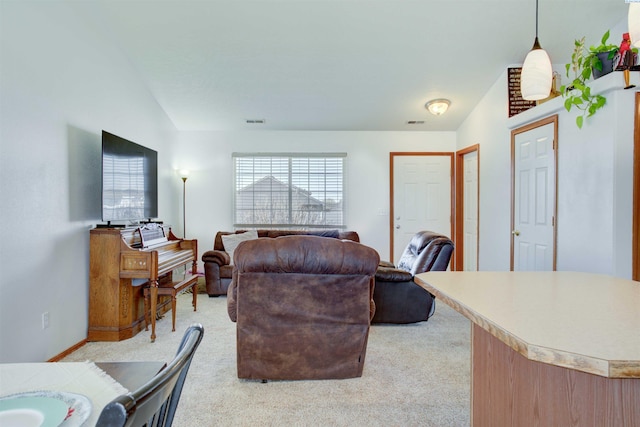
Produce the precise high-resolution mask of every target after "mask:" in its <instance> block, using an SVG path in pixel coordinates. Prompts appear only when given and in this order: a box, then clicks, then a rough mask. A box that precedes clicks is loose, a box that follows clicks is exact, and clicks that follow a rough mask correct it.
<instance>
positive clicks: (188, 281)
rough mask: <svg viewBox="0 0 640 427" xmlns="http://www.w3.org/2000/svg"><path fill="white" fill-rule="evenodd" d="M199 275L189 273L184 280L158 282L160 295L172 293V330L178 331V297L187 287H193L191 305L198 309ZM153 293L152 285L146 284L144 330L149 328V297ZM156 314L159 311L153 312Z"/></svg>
mask: <svg viewBox="0 0 640 427" xmlns="http://www.w3.org/2000/svg"><path fill="white" fill-rule="evenodd" d="M197 284H198V275H197V274H187V275H186V277H185V278H184V279H183V280H180V281H177V282H173V281H160V282H159V283H158V295H170V296H171V322H172V324H171V331H172V332H175V331H176V297H177V296H178V295H180V294H181V293H182V292H184V291H186V290H187V289H191V292H192V294H193V300H192V302H191V305H193V311H196V309H197V306H198V289H197V286H196V285H197ZM150 293H151V286H150V285H148V284H147V285H145V287H144V330H145V331H148V330H149V316H150V311H151V307H150V306H149V297H150ZM153 315H154V316H156V315H157V313H154V314H153Z"/></svg>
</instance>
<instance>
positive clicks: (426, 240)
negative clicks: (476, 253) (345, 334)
mask: <svg viewBox="0 0 640 427" xmlns="http://www.w3.org/2000/svg"><path fill="white" fill-rule="evenodd" d="M452 252H453V242H452V241H451V239H449V238H448V237H447V236H445V235H442V234H438V233H434V232H432V231H420V232H418V233H416V235H414V236H413V237H412V238H411V241H410V242H409V244H408V245H407V247H406V248H405V250H404V252H403V253H402V256H401V257H400V261H398V266H397V267H395V266H394V265H393V264H392V263H390V262H386V261H383V262H381V263H380V267H379V268H378V271H377V272H376V287H375V292H374V294H373V300H374V301H375V304H376V313H375V316H374V317H373V320H372V321H371V323H415V322H422V321H425V320H428V319H429V317H431V315H432V314H433V312H434V311H435V305H436V302H435V298H434V296H433V295H431V293H429V292H427V291H426V290H424V289H423V288H421V287H420V286H418V285H416V283H415V282H414V281H413V276H415V275H416V274H419V273H424V272H426V271H445V270H446V269H447V266H448V265H449V260H450V259H451V254H452Z"/></svg>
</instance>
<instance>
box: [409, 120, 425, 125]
mask: <svg viewBox="0 0 640 427" xmlns="http://www.w3.org/2000/svg"><path fill="white" fill-rule="evenodd" d="M407 124H408V125H423V124H424V120H409V121H407Z"/></svg>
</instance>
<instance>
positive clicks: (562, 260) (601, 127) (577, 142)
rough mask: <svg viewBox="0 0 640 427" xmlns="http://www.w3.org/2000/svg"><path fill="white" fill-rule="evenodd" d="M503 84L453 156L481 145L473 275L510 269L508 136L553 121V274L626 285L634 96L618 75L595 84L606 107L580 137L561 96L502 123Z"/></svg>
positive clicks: (467, 126) (465, 129) (469, 123)
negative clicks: (614, 279)
mask: <svg viewBox="0 0 640 427" xmlns="http://www.w3.org/2000/svg"><path fill="white" fill-rule="evenodd" d="M632 74H633V75H632V82H633V83H635V84H636V85H637V86H638V87H640V79H639V76H638V75H637V73H632ZM506 78H507V77H506V70H505V73H504V74H503V75H502V76H501V77H500V79H498V81H497V82H496V83H495V85H494V86H493V87H492V88H491V90H490V91H489V92H488V93H487V94H486V95H485V97H484V98H483V100H482V101H481V102H480V103H479V105H478V106H477V107H476V108H475V109H474V111H473V113H472V114H471V115H470V116H469V117H468V118H467V120H466V121H465V122H464V124H463V125H462V126H461V127H460V129H459V131H458V148H459V149H460V148H463V147H466V146H469V145H471V144H480V227H479V239H480V248H479V258H480V260H479V268H480V269H481V270H509V259H510V239H511V235H510V231H511V230H510V222H511V219H510V218H511V216H510V215H511V187H510V185H511V176H510V167H511V157H510V156H511V146H510V144H511V143H510V131H511V129H516V128H518V127H521V126H523V125H524V124H527V123H531V122H534V121H536V120H539V119H540V118H543V117H547V116H550V115H553V114H558V115H559V119H558V127H559V130H558V144H559V146H558V171H557V173H558V194H557V199H558V216H557V238H558V239H557V269H558V270H575V271H585V272H594V273H603V274H612V275H615V276H620V277H625V278H630V277H631V225H632V224H631V223H632V199H633V197H632V192H633V187H632V183H633V111H634V90H623V89H622V87H623V86H624V85H623V78H622V74H621V73H612V74H610V75H607V76H604V77H602V78H601V79H599V80H598V81H596V82H594V84H593V90H594V93H602V94H603V95H605V96H606V97H607V105H606V106H605V107H604V108H603V109H602V110H600V111H599V112H598V113H597V114H596V115H595V116H593V117H591V118H589V119H588V120H587V121H586V123H585V125H584V127H583V129H582V130H580V129H578V128H577V127H576V125H575V113H574V112H571V113H568V112H566V111H565V110H564V107H563V99H562V98H561V97H559V98H556V99H553V100H551V101H548V102H547V103H544V104H542V105H539V106H537V107H535V108H533V109H531V110H528V111H526V112H524V113H521V114H519V115H517V116H514V117H512V118H510V119H508V118H507V92H506V88H507V81H506ZM636 90H637V89H636Z"/></svg>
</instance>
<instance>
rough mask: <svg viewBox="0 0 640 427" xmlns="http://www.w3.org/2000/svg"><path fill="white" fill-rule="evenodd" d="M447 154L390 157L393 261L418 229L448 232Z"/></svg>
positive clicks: (397, 258) (449, 179)
mask: <svg viewBox="0 0 640 427" xmlns="http://www.w3.org/2000/svg"><path fill="white" fill-rule="evenodd" d="M451 159H452V157H451V156H450V155H406V156H405V155H396V156H394V157H393V201H392V204H393V205H392V211H393V250H392V253H393V262H394V263H396V264H397V262H398V260H399V259H400V256H401V255H402V252H403V251H404V248H405V247H406V246H407V244H408V243H409V241H410V240H411V238H412V237H413V235H414V234H416V233H417V232H418V231H423V230H430V231H434V232H437V233H442V234H444V235H446V236H451V216H452V215H451V178H452V170H451Z"/></svg>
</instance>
